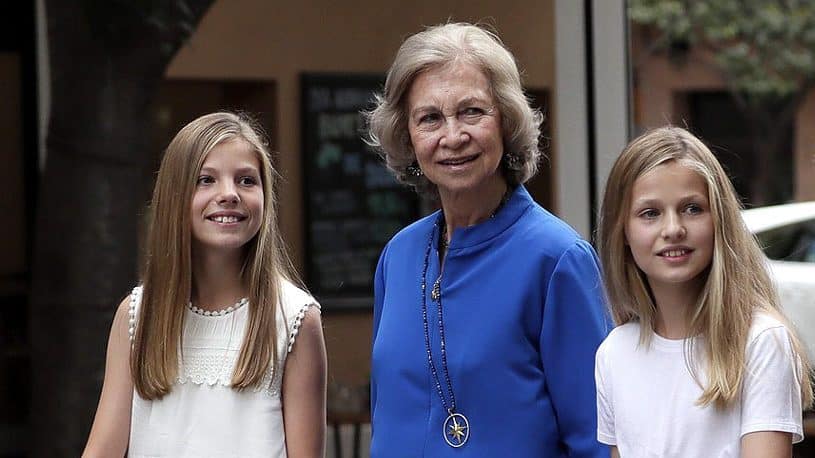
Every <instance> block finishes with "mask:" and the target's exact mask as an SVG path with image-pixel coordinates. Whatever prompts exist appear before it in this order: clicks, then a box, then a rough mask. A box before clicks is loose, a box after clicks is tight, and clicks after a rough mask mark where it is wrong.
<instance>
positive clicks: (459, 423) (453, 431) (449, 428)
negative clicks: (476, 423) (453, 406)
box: [443, 413, 470, 448]
mask: <svg viewBox="0 0 815 458" xmlns="http://www.w3.org/2000/svg"><path fill="white" fill-rule="evenodd" d="M443 433H444V441H445V442H447V445H449V446H450V447H453V448H459V447H461V446H462V445H464V444H466V443H467V439H469V438H470V422H469V421H467V417H465V416H464V415H462V414H460V413H451V414H450V415H448V416H447V419H446V420H444V431H443Z"/></svg>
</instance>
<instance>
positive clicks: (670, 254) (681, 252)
mask: <svg viewBox="0 0 815 458" xmlns="http://www.w3.org/2000/svg"><path fill="white" fill-rule="evenodd" d="M692 251H693V250H691V249H689V248H678V249H675V250H666V251H662V252H660V253H659V254H658V255H657V256H661V257H663V258H681V257H682V256H685V255H688V254H690V253H691V252H692Z"/></svg>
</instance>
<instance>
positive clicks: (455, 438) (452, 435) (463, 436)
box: [422, 222, 470, 448]
mask: <svg viewBox="0 0 815 458" xmlns="http://www.w3.org/2000/svg"><path fill="white" fill-rule="evenodd" d="M438 227H439V222H436V224H434V225H433V229H432V230H431V231H430V240H429V241H428V242H427V249H426V250H425V255H424V268H423V269H422V323H423V325H424V346H425V350H426V351H427V363H428V365H429V366H430V373H431V374H433V381H434V382H435V383H436V392H437V393H438V394H439V398H441V403H442V406H443V407H444V409H445V410H446V411H447V418H446V419H445V420H444V424H443V425H442V435H443V436H444V441H445V442H447V445H449V446H451V447H454V448H458V447H461V446H462V445H464V444H465V443H466V442H467V439H469V438H470V422H469V421H468V420H467V417H465V416H464V415H462V414H461V413H458V412H456V396H455V395H454V394H453V383H452V382H451V381H450V373H449V372H448V370H447V348H446V347H447V345H446V340H445V338H444V317H443V314H442V309H443V308H442V306H441V293H440V292H438V294H437V293H436V288H435V286H434V288H433V289H434V291H433V300H434V301H435V302H436V306H437V312H438V314H439V337H440V338H441V367H442V370H443V371H444V381H445V383H446V385H447V392H448V394H449V396H450V405H449V406H448V405H447V398H446V397H445V396H444V392H443V391H442V389H441V381H440V380H439V374H438V371H436V363H434V362H433V353H432V352H431V350H430V331H429V328H430V326H429V323H428V320H427V268H428V266H429V265H430V252H431V249H432V248H433V232H434V231H435V230H436V228H438ZM440 235H441V234H440Z"/></svg>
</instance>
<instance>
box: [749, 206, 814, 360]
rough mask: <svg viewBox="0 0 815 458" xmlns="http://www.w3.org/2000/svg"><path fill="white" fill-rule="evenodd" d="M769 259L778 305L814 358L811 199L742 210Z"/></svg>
mask: <svg viewBox="0 0 815 458" xmlns="http://www.w3.org/2000/svg"><path fill="white" fill-rule="evenodd" d="M742 216H743V217H744V221H745V222H746V223H747V227H748V228H749V229H750V232H752V233H753V234H755V235H756V236H757V237H758V239H759V242H760V243H761V246H762V247H763V249H764V253H765V254H766V255H767V258H769V264H770V267H771V269H772V273H773V277H774V279H775V282H776V285H777V286H778V294H779V296H780V298H781V306H782V307H783V309H784V311H785V313H786V314H787V316H788V317H789V318H790V320H791V321H792V323H793V324H794V325H795V327H796V328H797V330H798V333H799V335H800V336H801V339H802V340H803V341H804V345H805V346H806V349H807V353H808V355H809V358H810V361H815V201H813V202H801V203H794V204H786V205H775V206H771V207H760V208H754V209H750V210H745V211H744V212H743V213H742Z"/></svg>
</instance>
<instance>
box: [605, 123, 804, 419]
mask: <svg viewBox="0 0 815 458" xmlns="http://www.w3.org/2000/svg"><path fill="white" fill-rule="evenodd" d="M673 161H675V162H677V163H680V164H682V165H684V166H687V167H688V168H690V169H691V170H694V171H696V172H697V173H698V174H699V175H700V176H701V177H702V178H703V179H704V180H705V182H706V185H707V191H708V199H709V201H710V211H711V215H712V219H713V227H714V244H713V245H714V248H713V257H712V260H711V263H710V266H709V268H708V271H707V278H706V281H705V285H704V287H703V289H702V292H701V293H700V295H699V297H698V299H697V302H696V306H695V307H694V308H692V309H691V310H689V313H688V317H687V319H688V324H689V330H690V333H691V335H704V336H705V339H704V340H703V342H704V344H703V351H704V353H705V355H706V357H707V358H706V359H707V367H706V376H707V385H706V386H703V389H704V391H703V393H702V395H701V397H700V398H699V400H698V403H699V404H700V405H702V406H705V405H709V404H713V405H715V406H716V407H718V408H725V407H727V406H729V405H731V404H732V403H733V402H734V401H736V400H737V399H738V398H739V394H740V392H741V386H742V381H743V379H744V368H745V348H746V344H747V338H748V332H749V330H750V325H751V322H752V318H753V315H754V313H755V311H756V310H762V311H764V312H766V313H769V314H770V315H772V316H774V317H775V318H777V319H778V320H780V321H781V322H782V323H784V324H785V325H786V326H787V330H788V332H789V335H790V340H791V344H792V348H793V351H794V352H795V354H796V355H797V357H798V358H799V359H800V361H801V367H802V370H801V373H800V374H799V380H800V383H801V394H802V401H803V405H804V406H809V405H811V403H812V386H811V381H810V366H809V363H808V361H807V356H806V353H805V352H803V351H802V345H801V343H800V341H799V340H798V337H797V336H796V335H795V333H794V330H793V328H792V327H791V326H790V323H789V321H788V320H787V319H786V318H785V317H784V315H783V313H782V312H781V310H780V308H779V301H778V297H777V293H776V290H775V286H774V285H773V282H772V280H771V278H770V274H769V272H768V269H767V265H766V260H765V257H764V255H763V254H762V252H761V249H760V247H759V245H758V242H757V241H756V239H755V237H754V236H753V235H752V234H751V233H750V232H749V231H748V229H747V227H746V226H745V224H744V221H743V220H742V217H741V214H740V211H741V205H740V203H739V200H738V198H737V197H736V192H735V191H734V189H733V185H732V184H731V182H730V180H729V179H728V177H727V174H726V173H725V171H724V169H723V168H722V166H721V165H720V164H719V161H718V160H717V159H716V157H715V156H714V155H713V153H712V152H711V151H710V150H709V149H708V148H707V147H706V146H705V145H704V143H702V142H701V141H700V140H699V139H698V138H696V137H695V136H693V135H692V134H691V133H689V132H688V131H686V130H684V129H681V128H678V127H663V128H659V129H655V130H652V131H650V132H647V133H645V134H644V135H642V136H640V137H638V138H637V139H635V140H634V141H632V142H631V143H630V144H629V145H628V146H627V147H626V148H625V150H623V152H622V154H621V155H620V157H619V158H618V159H617V161H616V162H615V164H614V166H613V167H612V169H611V173H610V174H609V178H608V181H607V183H606V190H605V195H604V197H603V207H602V210H601V215H600V219H601V221H600V234H599V238H598V240H599V250H600V258H601V260H602V264H603V276H604V280H605V286H606V290H607V293H608V299H609V302H610V304H611V313H612V316H613V318H614V321H615V323H616V324H617V325H620V324H624V323H628V322H630V321H636V322H639V325H640V344H642V345H647V344H648V343H649V341H650V337H651V335H652V332H653V330H654V326H655V315H656V304H655V303H654V299H653V296H652V294H651V291H650V288H649V286H648V282H647V279H646V276H645V274H644V273H643V272H642V270H640V269H639V267H637V264H636V263H635V261H634V258H633V256H632V254H631V250H630V248H629V247H628V246H627V244H626V239H625V221H626V219H627V217H628V214H629V212H630V211H631V209H630V206H631V197H632V196H631V194H632V188H633V185H634V181H635V180H636V179H637V178H639V177H640V176H642V175H644V174H646V173H648V172H649V171H651V170H653V169H654V168H656V167H658V166H660V165H663V164H666V163H669V162H673ZM688 342H689V344H688V345H689V346H688V347H686V349H685V358H686V360H687V361H688V365H689V367H690V369H691V371H692V373H693V374H694V377H695V378H696V379H697V381H698V380H699V379H698V377H697V376H696V374H697V372H696V370H695V367H696V366H695V364H694V361H693V359H694V358H693V355H694V351H693V348H692V346H693V343H692V342H693V340H692V339H689V340H688Z"/></svg>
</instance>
